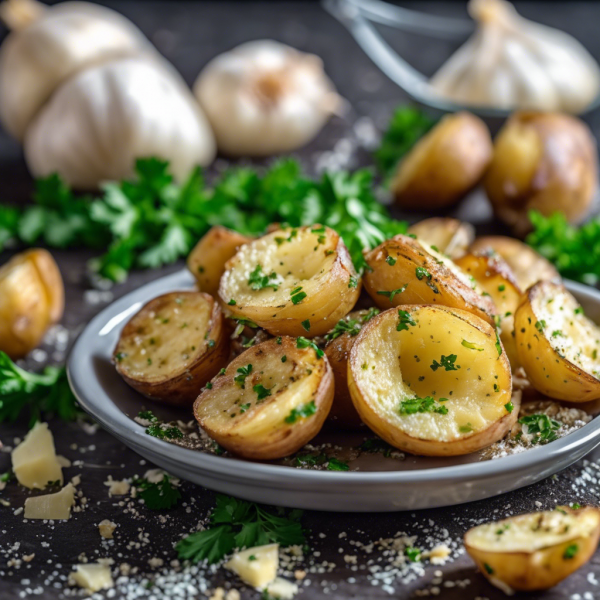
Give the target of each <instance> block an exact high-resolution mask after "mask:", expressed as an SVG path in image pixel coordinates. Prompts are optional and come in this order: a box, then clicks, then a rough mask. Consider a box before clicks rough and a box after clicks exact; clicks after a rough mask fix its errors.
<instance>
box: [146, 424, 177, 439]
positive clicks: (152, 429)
mask: <svg viewBox="0 0 600 600" xmlns="http://www.w3.org/2000/svg"><path fill="white" fill-rule="evenodd" d="M146 433H147V434H148V435H151V436H152V437H155V438H158V439H159V440H178V439H181V438H182V437H183V432H182V431H181V429H179V427H175V426H172V427H163V426H162V425H161V424H160V423H155V424H153V425H150V426H149V427H146Z"/></svg>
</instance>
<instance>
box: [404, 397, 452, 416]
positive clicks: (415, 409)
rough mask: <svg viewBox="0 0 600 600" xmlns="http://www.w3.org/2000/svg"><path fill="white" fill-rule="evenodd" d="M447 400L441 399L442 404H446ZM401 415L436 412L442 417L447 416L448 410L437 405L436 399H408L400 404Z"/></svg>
mask: <svg viewBox="0 0 600 600" xmlns="http://www.w3.org/2000/svg"><path fill="white" fill-rule="evenodd" d="M446 400H447V398H440V402H445V401H446ZM398 412H399V413H400V414H401V415H414V414H417V413H428V412H434V413H438V414H440V415H447V414H448V409H447V408H446V407H445V406H442V405H440V404H438V403H437V401H436V400H435V398H432V397H431V396H427V397H425V398H407V399H406V400H403V401H402V402H400V409H399V411H398Z"/></svg>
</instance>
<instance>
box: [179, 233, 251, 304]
mask: <svg viewBox="0 0 600 600" xmlns="http://www.w3.org/2000/svg"><path fill="white" fill-rule="evenodd" d="M251 240H252V238H249V237H246V236H245V235H242V234H240V233H237V231H232V230H231V229H227V228H226V227H221V226H219V225H216V226H215V227H211V228H210V229H209V230H208V231H207V232H206V234H205V235H203V236H202V238H201V239H200V241H199V242H198V243H197V244H196V245H195V246H194V248H193V250H192V251H191V252H190V254H189V256H188V259H187V267H188V269H189V270H190V271H191V273H192V275H193V276H194V277H195V279H196V283H197V284H198V289H199V290H200V291H201V292H206V293H207V294H210V295H211V296H216V295H217V293H218V291H219V282H220V281H221V276H222V275H223V273H224V272H225V263H226V262H227V261H228V260H229V259H230V258H231V257H232V256H233V255H234V254H235V253H236V252H237V251H238V250H239V249H240V246H242V245H243V244H246V243H247V242H250V241H251Z"/></svg>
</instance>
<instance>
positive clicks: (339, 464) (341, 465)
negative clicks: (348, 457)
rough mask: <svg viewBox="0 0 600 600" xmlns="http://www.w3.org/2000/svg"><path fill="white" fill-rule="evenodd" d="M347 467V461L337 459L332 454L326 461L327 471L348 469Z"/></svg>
mask: <svg viewBox="0 0 600 600" xmlns="http://www.w3.org/2000/svg"><path fill="white" fill-rule="evenodd" d="M349 469H350V467H349V466H348V463H345V462H344V461H342V460H338V459H337V458H335V457H333V456H332V457H331V458H330V459H329V460H328V461H327V470H328V471H348V470H349Z"/></svg>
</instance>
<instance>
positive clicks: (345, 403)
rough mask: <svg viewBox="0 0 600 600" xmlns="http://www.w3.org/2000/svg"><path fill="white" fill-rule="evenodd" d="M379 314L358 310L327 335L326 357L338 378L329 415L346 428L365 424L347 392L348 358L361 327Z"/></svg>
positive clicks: (377, 311)
mask: <svg viewBox="0 0 600 600" xmlns="http://www.w3.org/2000/svg"><path fill="white" fill-rule="evenodd" d="M378 314H379V309H378V308H374V307H373V308H371V309H368V310H366V309H365V310H355V311H352V312H351V313H350V314H349V315H347V316H346V317H344V318H343V319H341V320H340V321H338V323H337V324H336V326H335V327H334V328H333V329H332V330H331V331H330V332H329V333H328V334H327V335H326V336H325V339H326V340H327V346H325V356H327V358H328V359H329V363H330V364H331V368H332V370H333V377H334V379H335V397H334V398H333V405H332V407H331V411H330V412H329V420H330V421H333V422H335V424H336V425H339V426H341V427H344V428H347V429H355V428H357V427H360V426H361V425H362V424H363V423H362V421H361V418H360V416H359V414H358V413H357V412H356V409H355V408H354V404H353V403H352V398H351V397H350V390H349V389H348V359H349V358H350V350H352V346H354V342H355V341H356V336H357V335H358V334H359V333H360V330H361V329H362V327H363V326H364V325H365V324H366V323H368V322H369V321H370V320H371V319H372V318H373V317H374V316H376V315H378Z"/></svg>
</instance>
